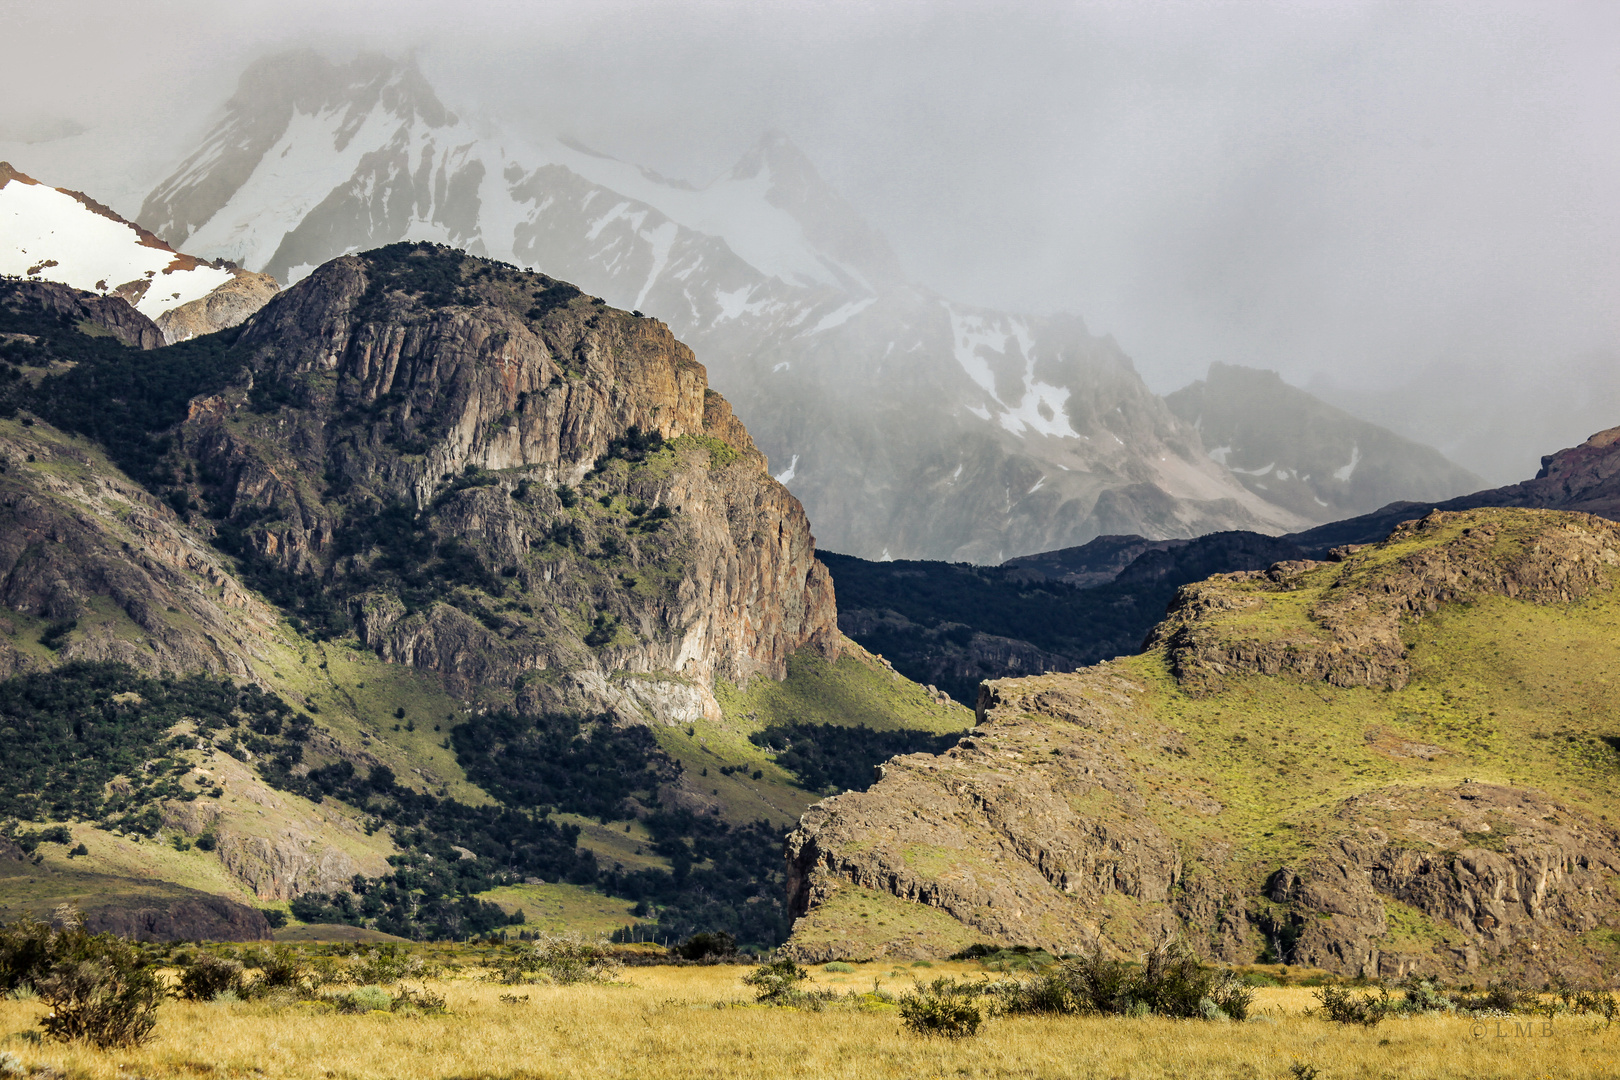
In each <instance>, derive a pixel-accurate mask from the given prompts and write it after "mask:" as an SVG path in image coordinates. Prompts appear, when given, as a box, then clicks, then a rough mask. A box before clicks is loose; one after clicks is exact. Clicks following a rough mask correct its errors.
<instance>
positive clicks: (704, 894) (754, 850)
mask: <svg viewBox="0 0 1620 1080" xmlns="http://www.w3.org/2000/svg"><path fill="white" fill-rule="evenodd" d="M0 724H3V725H4V727H3V728H0V735H3V736H4V737H5V738H7V740H8V742H9V745H10V747H11V751H10V752H8V753H7V754H6V755H4V756H3V757H0V799H3V800H4V802H3V803H0V806H3V807H4V809H3V811H0V812H4V813H6V814H9V815H12V816H15V817H20V818H24V819H29V820H38V819H71V818H87V819H92V820H96V821H98V824H100V825H101V826H102V827H104V828H109V829H117V830H120V831H124V832H127V833H131V834H138V835H146V836H153V835H155V834H156V832H157V830H158V829H159V828H160V827H161V825H162V817H161V814H160V812H159V810H158V807H157V801H158V800H160V799H163V798H179V799H196V798H198V797H199V795H205V796H206V795H212V794H217V792H218V789H217V788H208V787H198V786H196V785H195V784H191V783H186V782H184V781H185V780H187V779H188V774H189V773H190V772H191V771H192V766H191V764H190V762H188V761H187V760H185V759H184V758H183V757H182V756H181V755H182V753H183V752H184V751H186V750H189V749H192V748H194V747H196V746H197V745H199V744H200V743H203V742H212V743H213V744H214V745H217V746H218V747H219V748H220V749H221V750H223V751H225V752H226V753H230V754H233V755H235V756H239V757H242V758H244V759H247V758H249V757H251V759H252V760H253V762H254V763H255V765H256V767H257V768H258V770H259V772H260V774H261V775H262V776H263V777H264V779H265V780H266V781H267V782H268V783H269V784H271V785H272V786H273V787H277V788H280V789H282V790H284V791H290V792H293V793H295V794H298V795H302V796H304V797H306V798H309V799H311V800H313V801H315V802H319V801H321V800H322V799H324V798H337V799H341V800H343V801H344V802H347V803H349V804H350V805H352V806H355V807H358V808H360V809H362V810H364V811H365V812H366V813H367V814H368V815H370V816H371V817H372V818H373V819H374V820H375V821H376V822H377V823H378V824H387V825H388V826H390V827H391V828H392V830H393V833H394V837H395V840H396V843H397V844H398V845H399V847H400V848H402V849H403V854H401V855H399V856H395V857H394V862H395V866H396V869H395V870H394V872H393V873H392V874H390V875H388V876H386V877H382V878H376V879H365V878H360V877H357V878H356V880H355V881H354V882H353V884H352V885H351V887H350V888H349V889H348V890H344V891H340V892H338V893H335V894H322V893H310V894H306V895H304V896H302V897H300V898H299V899H298V900H297V901H295V902H294V904H293V908H292V911H293V915H294V916H295V917H296V918H299V919H301V920H303V921H305V922H321V923H346V924H349V925H356V926H359V925H369V926H374V927H375V928H377V929H379V930H382V931H384V932H385V933H391V934H397V935H399V936H402V937H417V938H420V937H430V938H466V937H468V936H470V935H478V934H484V933H488V932H490V931H492V930H497V929H500V928H501V927H505V926H508V925H512V924H513V923H514V922H515V921H517V920H518V919H520V918H521V917H520V916H518V917H514V916H509V915H507V914H506V913H505V912H504V911H502V910H501V909H500V908H499V907H498V906H496V905H495V904H491V903H489V902H487V901H483V900H479V899H478V898H477V897H476V896H475V895H473V894H475V893H479V892H483V891H485V890H488V889H492V888H495V887H497V886H500V885H509V884H515V883H521V882H522V881H523V880H524V879H525V878H526V877H529V876H535V877H541V878H543V879H544V880H550V881H567V882H570V883H572V884H576V885H594V886H596V887H598V888H600V889H601V890H602V891H604V892H606V893H609V894H611V895H615V896H622V897H625V898H626V899H628V900H632V901H636V902H637V903H638V904H639V905H640V906H639V907H638V914H646V915H648V916H651V921H652V924H653V926H654V927H655V929H654V931H653V932H655V933H657V934H658V935H660V936H665V937H674V938H682V937H687V936H689V935H691V934H693V933H695V932H697V931H700V930H712V929H722V930H727V931H729V932H731V933H733V934H735V935H736V936H737V937H738V938H740V939H741V940H743V941H745V942H748V943H750V944H761V945H768V944H774V943H776V942H779V941H781V940H782V939H783V937H785V936H786V932H787V918H786V914H785V912H784V910H783V908H782V899H781V898H782V891H783V881H782V862H781V855H780V851H781V831H780V830H779V829H778V828H775V827H773V826H771V825H769V824H768V823H765V822H754V823H751V824H741V825H733V824H731V823H728V822H726V821H723V820H719V819H716V818H714V817H712V816H708V815H698V814H693V813H691V812H689V811H683V810H677V809H672V808H667V807H663V806H661V805H660V803H659V801H658V794H657V786H658V783H659V782H660V781H661V780H667V779H670V778H672V777H673V776H674V775H675V774H676V773H677V772H678V771H679V769H680V765H679V763H678V762H675V761H674V760H672V759H671V758H669V757H668V756H667V755H666V754H664V752H663V751H661V750H660V749H659V748H658V747H657V745H656V743H654V741H653V740H652V737H651V735H650V734H649V733H648V732H647V730H646V729H644V728H630V729H615V728H613V727H612V726H611V725H609V724H608V723H606V722H605V721H603V720H602V719H600V718H596V719H581V718H573V717H564V716H542V717H519V716H517V715H515V714H512V713H509V712H498V713H495V714H493V715H488V716H470V717H468V718H467V719H466V720H465V721H464V722H463V723H461V724H459V725H457V726H456V727H454V728H452V729H451V738H452V741H453V743H454V745H455V747H456V749H457V753H458V756H459V757H460V758H461V761H462V764H463V766H464V767H465V768H466V770H467V773H468V775H469V776H470V777H471V778H472V779H473V780H474V781H475V782H478V783H480V784H481V785H483V786H484V787H486V789H487V790H489V791H491V793H492V794H495V795H496V796H497V797H498V798H499V799H501V802H500V803H499V804H497V805H494V806H469V805H467V804H466V803H462V802H459V801H457V800H455V799H445V798H439V797H437V796H434V795H431V794H424V793H419V792H416V791H413V790H411V789H410V788H407V787H405V786H402V785H400V784H398V783H396V781H395V778H394V776H393V774H392V773H391V772H389V770H388V769H386V768H382V767H377V768H374V769H372V770H371V771H370V772H369V774H365V775H362V774H361V772H360V771H358V770H356V769H355V767H354V765H353V764H352V763H350V762H348V761H345V760H342V759H336V760H332V761H329V762H326V763H324V764H322V763H319V762H316V761H313V760H306V758H305V744H306V742H307V741H308V739H309V737H310V734H311V733H312V731H313V727H314V721H313V719H312V718H311V717H310V716H308V715H307V714H304V713H300V712H296V711H295V710H293V709H292V708H290V707H289V706H288V705H287V704H286V703H285V702H284V701H282V700H281V699H280V698H279V697H276V696H275V695H271V694H265V693H263V692H262V691H260V690H259V689H258V688H257V687H255V686H251V685H249V686H237V685H236V684H234V683H232V682H231V681H229V680H222V679H218V678H215V677H212V676H207V675H191V676H187V677H185V678H180V679H173V678H162V679H157V678H148V677H145V676H142V675H140V674H139V673H138V672H135V671H133V670H131V669H130V668H128V667H125V666H123V665H120V664H86V663H75V664H68V665H64V666H63V667H60V668H57V669H55V670H53V671H50V672H45V673H39V674H32V675H25V676H18V677H14V678H12V679H9V680H6V681H5V682H0ZM176 724H185V725H189V728H188V729H187V730H186V731H185V733H184V734H176V735H171V734H169V731H170V729H171V728H172V727H173V726H174V725H176ZM869 775H870V767H868V776H869ZM114 779H121V780H123V781H125V784H124V785H119V786H120V787H124V788H125V790H124V791H123V792H122V793H119V794H114V795H111V796H107V795H105V794H104V788H105V786H106V785H107V783H108V781H111V780H114ZM632 802H634V803H635V804H636V807H637V808H639V809H641V812H642V815H643V823H644V825H645V827H646V829H647V831H648V833H649V834H650V835H651V846H652V848H653V850H654V851H655V852H656V853H657V854H658V855H660V856H662V857H663V858H664V859H666V860H668V862H669V866H670V869H669V870H667V871H666V870H658V869H642V870H636V871H633V872H626V871H623V870H619V869H614V868H607V867H603V866H600V865H598V862H597V858H596V856H595V855H594V854H593V853H592V852H591V851H589V850H586V849H582V848H580V847H579V846H578V838H579V827H578V826H577V825H568V824H559V823H556V822H553V821H552V820H550V815H551V814H552V813H553V812H557V811H562V812H569V813H576V814H582V815H587V816H593V817H598V818H602V819H604V820H605V819H609V818H613V819H620V818H624V817H627V816H629V815H630V814H631V813H632V812H633V808H632V805H631V804H632ZM64 831H65V830H64V829H57V830H55V831H47V832H46V833H44V834H41V833H38V832H34V831H25V832H22V833H18V832H17V831H16V829H15V826H13V827H12V830H11V835H12V836H13V837H14V839H15V840H17V841H20V842H21V845H22V846H23V847H24V848H25V850H31V849H32V846H37V844H38V843H39V842H40V841H41V840H56V841H58V842H66V838H63V837H60V836H58V835H57V834H58V833H60V832H64ZM467 852H470V853H471V857H468V856H467V854H466V853H467ZM654 911H656V915H653V912H654Z"/></svg>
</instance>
